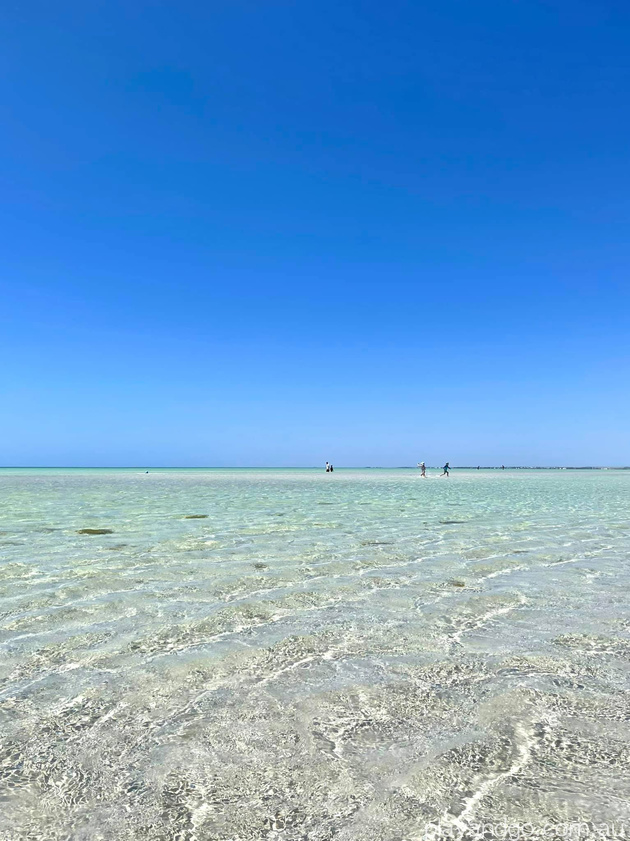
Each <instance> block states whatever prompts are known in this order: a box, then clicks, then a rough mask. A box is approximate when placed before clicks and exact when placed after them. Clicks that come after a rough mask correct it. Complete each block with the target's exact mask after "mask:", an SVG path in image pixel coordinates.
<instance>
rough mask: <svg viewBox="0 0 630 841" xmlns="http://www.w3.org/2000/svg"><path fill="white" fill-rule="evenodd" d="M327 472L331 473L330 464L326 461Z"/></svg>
mask: <svg viewBox="0 0 630 841" xmlns="http://www.w3.org/2000/svg"><path fill="white" fill-rule="evenodd" d="M326 473H330V465H329V464H328V462H326Z"/></svg>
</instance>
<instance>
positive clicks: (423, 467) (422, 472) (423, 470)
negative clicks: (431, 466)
mask: <svg viewBox="0 0 630 841" xmlns="http://www.w3.org/2000/svg"><path fill="white" fill-rule="evenodd" d="M420 477H421V478H422V479H426V478H427V467H426V464H425V463H424V462H423V461H421V462H420Z"/></svg>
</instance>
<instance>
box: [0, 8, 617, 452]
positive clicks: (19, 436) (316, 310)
mask: <svg viewBox="0 0 630 841" xmlns="http://www.w3.org/2000/svg"><path fill="white" fill-rule="evenodd" d="M0 42H1V43H0V71H1V72H0V92H1V95H2V103H3V105H2V128H1V131H0V173H1V179H2V182H1V183H2V192H3V202H2V207H1V211H0V212H1V214H2V218H1V220H0V238H1V242H0V249H1V250H0V256H1V265H2V269H1V276H0V292H1V298H0V360H1V364H0V400H1V407H0V409H1V410H0V464H3V465H127V464H131V465H311V464H313V465H314V464H320V463H322V462H323V461H325V460H326V459H329V460H332V461H333V462H334V463H335V464H336V465H339V466H342V465H404V464H415V463H416V462H417V461H418V460H420V459H424V460H425V461H426V462H427V463H429V464H442V463H443V462H444V461H445V460H446V459H449V460H450V461H451V463H452V464H455V465H457V464H475V465H476V464H478V463H481V464H501V463H506V464H540V465H550V464H567V465H580V464H630V436H629V435H628V428H629V423H628V418H629V417H630V387H629V386H630V383H629V376H628V372H629V370H630V281H629V274H628V268H629V265H630V260H629V258H630V237H629V234H630V231H629V220H630V213H629V211H630V156H629V149H630V145H629V141H630V107H629V106H630V50H629V49H628V45H629V44H630V7H629V6H628V4H627V3H626V2H615V0H589V2H584V0H476V2H471V0H440V2H425V0H409V2H403V1H402V0H389V2H386V3H385V2H382V1H379V2H376V0H335V2H331V0H320V2H318V3H306V2H299V0H297V2H296V0H291V2H288V0H286V1H284V2H278V1H277V0H266V2H254V0H250V2H242V0H231V1H230V2H229V3H217V2H212V0H211V2H201V0H194V1H193V0H178V2H147V1H146V0H124V2H123V0H107V2H104V0H103V1H101V0H95V1H94V2H85V0H81V2H79V0H67V2H63V3H50V2H43V0H33V2H31V3H26V4H25V3H12V4H6V5H5V7H4V9H3V22H2V33H1V34H0Z"/></svg>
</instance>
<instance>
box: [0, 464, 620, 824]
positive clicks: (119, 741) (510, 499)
mask: <svg viewBox="0 0 630 841" xmlns="http://www.w3.org/2000/svg"><path fill="white" fill-rule="evenodd" d="M435 475H436V474H435V472H434V473H433V477H430V478H428V479H427V480H422V479H421V478H420V476H419V474H418V472H417V471H412V470H409V471H403V470H397V471H394V470H392V471H386V470H356V471H351V470H347V471H342V470H337V471H336V472H335V473H334V474H333V475H326V474H325V473H323V472H319V471H308V470H303V471H298V470H295V471H289V470H277V471H273V470H257V471H253V470H252V471H245V470H212V471H210V470H208V471H201V470H198V471H161V472H160V471H155V472H151V473H150V474H149V475H144V474H142V473H140V472H136V471H103V470H102V471H79V470H77V471H52V470H48V471H46V470H40V471H34V470H31V471H7V470H5V471H0V490H1V494H2V496H1V504H0V556H1V558H2V562H1V564H0V613H1V615H2V626H1V627H2V631H1V637H0V642H1V643H2V648H1V655H2V656H1V661H0V678H1V681H2V683H1V686H0V733H1V736H2V747H1V754H0V770H1V774H0V776H1V778H2V783H1V784H2V803H3V808H2V810H1V811H0V838H2V839H5V838H6V839H11V841H15V839H22V838H24V839H46V841H50V840H51V839H107V841H117V839H160V841H166V839H191V841H193V839H200V840H201V839H222V841H237V840H239V841H240V839H262V838H269V839H275V838H278V839H309V841H310V839H313V841H320V839H321V841H323V840H324V839H333V838H334V839H340V840H341V841H347V839H361V840H363V839H365V840H366V841H377V839H378V840H379V841H386V839H387V841H396V839H398V841H403V839H404V840H405V841H407V840H408V841H412V840H413V841H415V840H416V839H421V838H428V837H430V833H431V832H432V831H433V829H432V828H431V827H432V826H434V825H436V824H437V823H438V822H441V825H442V827H443V828H444V827H450V828H452V829H453V830H454V831H455V830H456V831H457V832H459V835H458V836H457V837H462V838H471V839H472V838H475V837H481V835H480V830H478V829H475V827H476V826H477V825H478V824H479V823H481V822H492V821H499V820H505V821H507V822H508V823H514V824H517V823H525V822H532V824H533V825H534V831H533V834H531V835H530V836H528V837H534V838H537V837H541V838H542V837H546V838H552V837H554V836H553V835H550V834H547V835H542V834H537V833H542V829H540V828H541V827H543V826H544V825H545V824H551V825H554V826H559V825H561V824H563V823H566V822H568V821H577V820H585V821H591V822H594V823H600V824H603V823H605V822H607V823H608V824H610V823H612V822H615V821H616V822H618V823H622V822H624V821H626V822H627V828H626V831H627V833H628V834H629V835H630V807H629V806H628V801H629V799H630V782H629V780H628V776H627V766H628V761H629V759H630V734H629V731H628V723H629V721H630V679H629V678H630V669H629V666H630V606H629V599H628V592H629V588H630V562H629V557H630V471H627V472H623V471H606V472H599V471H597V472H595V471H593V472H569V471H558V472H556V471H514V472H511V471H505V472H497V471H488V472H486V471H479V472H477V471H461V472H458V471H454V472H453V474H452V475H451V478H450V479H448V480H447V479H439V480H438V479H436V478H435ZM191 515H202V516H196V517H195V518H194V519H191V518H190V517H191ZM82 529H96V530H98V529H110V530H111V532H112V533H111V534H80V533H79V531H80V530H82ZM427 826H428V827H429V828H427ZM443 831H444V830H443ZM558 832H559V830H558ZM443 837H447V836H445V835H444V836H443ZM557 837H562V836H561V835H559V834H558V836H557ZM580 837H591V836H588V835H581V836H580ZM592 837H595V836H592Z"/></svg>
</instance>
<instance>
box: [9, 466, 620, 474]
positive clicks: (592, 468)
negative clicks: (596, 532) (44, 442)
mask: <svg viewBox="0 0 630 841" xmlns="http://www.w3.org/2000/svg"><path fill="white" fill-rule="evenodd" d="M323 469H324V468H323V467H322V466H321V465H293V466H291V467H275V466H266V467H230V466H214V465H200V466H195V467H185V466H181V465H176V466H163V465H154V466H151V465H149V466H146V465H133V464H132V465H108V466H105V465H81V466H76V465H72V466H69V465H23V464H22V465H0V470H138V471H141V472H143V473H146V472H147V471H148V472H151V471H152V470H323ZM441 469H442V468H441V467H440V466H438V465H427V470H441ZM335 470H418V467H417V466H415V465H399V466H388V467H385V466H382V465H378V466H372V465H365V466H363V467H356V466H352V467H335ZM451 470H498V471H503V470H630V465H626V466H624V465H620V466H614V465H609V466H605V467H594V466H589V465H584V466H580V467H567V466H563V465H557V466H554V467H539V466H536V465H529V466H526V465H507V464H506V465H505V467H497V466H493V465H480V466H479V467H477V466H476V465H474V466H473V465H461V466H456V467H452V468H451Z"/></svg>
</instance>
